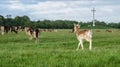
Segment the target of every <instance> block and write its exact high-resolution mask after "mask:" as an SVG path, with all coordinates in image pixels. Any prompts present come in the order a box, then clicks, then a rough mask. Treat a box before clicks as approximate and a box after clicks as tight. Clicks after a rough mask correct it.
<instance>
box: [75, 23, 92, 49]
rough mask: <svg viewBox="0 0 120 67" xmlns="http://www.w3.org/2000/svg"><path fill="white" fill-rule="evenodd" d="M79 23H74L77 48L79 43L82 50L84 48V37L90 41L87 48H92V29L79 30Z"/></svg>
mask: <svg viewBox="0 0 120 67" xmlns="http://www.w3.org/2000/svg"><path fill="white" fill-rule="evenodd" d="M79 27H80V25H79V24H74V33H76V36H77V39H78V41H79V43H78V47H77V50H78V49H79V47H80V45H81V47H82V50H83V49H84V47H83V40H84V39H85V40H86V41H88V42H89V43H90V45H89V50H91V49H92V30H83V31H79Z"/></svg>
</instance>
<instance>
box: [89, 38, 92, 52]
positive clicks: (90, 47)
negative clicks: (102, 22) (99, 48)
mask: <svg viewBox="0 0 120 67" xmlns="http://www.w3.org/2000/svg"><path fill="white" fill-rule="evenodd" d="M91 49H92V39H91V40H90V46H89V50H91Z"/></svg>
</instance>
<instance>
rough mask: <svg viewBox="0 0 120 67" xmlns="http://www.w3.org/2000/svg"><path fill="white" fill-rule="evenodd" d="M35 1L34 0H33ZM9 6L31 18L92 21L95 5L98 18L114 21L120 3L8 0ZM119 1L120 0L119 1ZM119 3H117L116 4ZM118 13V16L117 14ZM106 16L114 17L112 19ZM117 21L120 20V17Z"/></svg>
mask: <svg viewBox="0 0 120 67" xmlns="http://www.w3.org/2000/svg"><path fill="white" fill-rule="evenodd" d="M32 1H34V0H32ZM8 2H9V4H7V7H8V8H9V10H12V11H13V14H14V13H16V12H18V13H21V14H18V15H22V14H26V15H28V16H30V17H31V19H36V20H39V19H67V20H82V21H91V20H92V12H91V9H92V8H93V7H95V8H96V13H95V15H96V19H100V20H103V21H113V20H114V18H115V19H116V17H117V16H118V17H119V18H120V16H119V11H120V5H119V4H118V3H117V2H114V1H112V0H106V1H104V0H91V1H90V0H77V1H72V0H71V1H64V0H62V1H56V0H52V1H49V0H46V1H39V0H36V2H37V3H35V4H29V1H26V2H28V3H27V4H25V3H23V1H21V0H14V1H13V0H8ZM118 2H119V1H118ZM116 3H117V4H116ZM115 15H116V16H115ZM106 17H108V18H109V17H112V18H113V19H112V18H110V20H108V18H107V19H106ZM116 21H120V20H119V19H118V20H116Z"/></svg>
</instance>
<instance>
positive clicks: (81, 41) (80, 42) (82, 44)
mask: <svg viewBox="0 0 120 67" xmlns="http://www.w3.org/2000/svg"><path fill="white" fill-rule="evenodd" d="M80 43H81V47H82V50H83V49H84V47H83V41H82V40H80Z"/></svg>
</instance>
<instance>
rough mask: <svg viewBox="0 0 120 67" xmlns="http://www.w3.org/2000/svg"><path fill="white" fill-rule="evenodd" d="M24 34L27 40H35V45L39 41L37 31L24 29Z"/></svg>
mask: <svg viewBox="0 0 120 67" xmlns="http://www.w3.org/2000/svg"><path fill="white" fill-rule="evenodd" d="M25 33H26V34H27V35H28V36H29V40H32V39H33V38H34V39H35V43H38V41H39V34H40V31H39V29H33V28H31V27H25Z"/></svg>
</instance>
